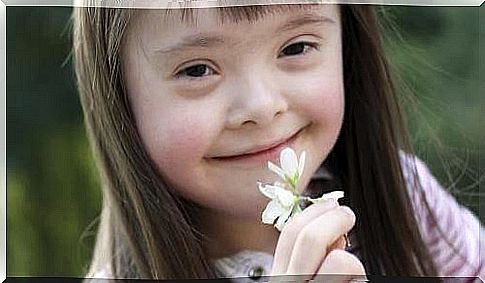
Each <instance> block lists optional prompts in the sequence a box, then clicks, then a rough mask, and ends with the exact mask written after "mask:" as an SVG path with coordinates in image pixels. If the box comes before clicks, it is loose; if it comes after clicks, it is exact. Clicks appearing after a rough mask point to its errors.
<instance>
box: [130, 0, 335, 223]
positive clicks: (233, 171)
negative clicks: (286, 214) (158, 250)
mask: <svg viewBox="0 0 485 283" xmlns="http://www.w3.org/2000/svg"><path fill="white" fill-rule="evenodd" d="M338 11H339V10H338V7H337V6H334V5H316V6H313V8H312V9H308V7H307V8H306V9H301V8H298V7H297V6H294V7H291V8H290V9H288V10H274V11H273V12H272V13H268V14H266V15H264V16H263V17H262V18H260V19H258V20H257V21H253V22H249V21H247V20H245V19H244V20H241V21H239V22H237V23H236V22H234V21H227V20H226V21H224V22H223V23H221V22H220V18H219V15H218V13H219V12H218V10H217V8H212V9H198V10H196V11H194V18H195V23H194V22H185V21H182V20H181V17H180V14H179V11H172V12H171V13H170V14H169V15H165V11H160V10H158V11H157V10H150V11H143V12H140V14H138V15H137V17H136V18H135V20H134V22H133V23H132V25H131V26H130V30H129V34H128V37H127V38H126V41H125V42H124V46H123V54H122V60H123V72H124V78H125V81H126V87H127V92H128V97H129V100H130V103H131V107H132V109H133V112H134V115H135V120H136V124H137V127H138V130H139V133H140V136H141V138H142V140H143V143H144V146H145V148H146V149H147V151H148V153H149V155H150V157H151V159H152V160H153V161H154V163H155V164H156V166H157V169H158V170H159V172H160V174H161V175H162V176H163V178H164V180H165V181H166V182H167V183H168V184H169V185H170V186H171V187H172V188H173V189H174V190H176V192H177V193H178V194H180V195H182V196H183V197H185V198H188V199H190V200H192V201H195V202H197V203H199V204H201V205H202V206H204V207H207V208H210V209H213V210H215V211H216V212H219V213H221V212H222V213H226V214H231V215H232V216H236V215H237V216H239V217H245V218H249V217H251V218H253V219H256V218H255V217H259V215H260V213H261V212H262V210H263V209H264V207H265V205H266V204H267V202H268V199H266V198H265V197H264V196H263V195H262V194H261V193H260V192H259V190H258V188H257V185H256V184H257V181H261V182H265V183H266V182H274V181H278V177H277V176H276V175H275V174H274V173H272V172H271V171H269V170H268V169H267V161H268V160H271V161H272V162H273V163H275V164H279V160H278V157H279V151H281V149H282V147H283V146H280V147H276V148H274V149H273V150H268V151H265V152H263V153H261V154H252V155H245V156H241V155H243V154H246V153H251V152H255V151H260V150H262V149H266V148H268V147H274V146H275V145H277V144H280V143H282V142H285V141H287V140H289V144H288V145H290V146H291V147H292V148H293V149H295V151H296V152H297V154H298V155H300V153H301V152H302V151H303V150H305V151H306V152H307V161H306V164H305V171H304V174H303V177H302V179H301V182H300V188H299V190H300V191H303V190H304V188H305V187H306V186H307V184H308V182H309V180H310V177H311V176H312V174H313V173H314V172H315V171H316V170H317V169H318V167H319V166H320V164H321V163H322V161H323V160H324V159H325V158H326V157H327V155H328V154H329V152H330V151H331V149H332V147H333V146H334V144H335V142H336V139H337V136H338V134H339V131H340V127H341V125H342V121H343V110H344V86H343V72H342V70H343V68H342V54H341V38H340V18H339V12H338ZM295 134H296V135H295Z"/></svg>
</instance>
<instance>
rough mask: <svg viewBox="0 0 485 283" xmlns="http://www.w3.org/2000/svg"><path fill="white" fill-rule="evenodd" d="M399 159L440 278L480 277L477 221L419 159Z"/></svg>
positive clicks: (481, 240) (406, 156)
mask: <svg viewBox="0 0 485 283" xmlns="http://www.w3.org/2000/svg"><path fill="white" fill-rule="evenodd" d="M400 158H401V164H402V167H403V175H404V178H405V180H406V182H407V186H406V187H407V190H408V194H409V197H410V200H411V203H412V206H413V209H414V215H415V218H416V221H417V224H418V228H419V229H420V232H421V235H422V237H423V240H424V242H425V244H426V245H427V246H428V248H429V252H430V255H431V257H432V258H433V260H434V262H435V263H436V266H437V267H438V269H439V272H440V275H441V276H478V275H480V276H483V275H484V274H483V273H484V272H485V266H484V259H483V255H481V253H480V246H483V245H484V238H483V237H480V234H482V235H484V232H485V230H484V228H483V226H482V225H481V224H480V221H479V219H478V218H477V217H476V216H475V215H474V214H473V213H472V212H471V211H470V210H469V209H468V208H466V207H464V206H462V205H461V204H459V203H458V201H457V200H456V199H455V198H454V197H453V196H452V194H451V193H450V192H449V191H448V190H447V189H446V188H444V187H443V186H442V185H441V184H440V183H439V182H438V180H437V179H436V177H435V176H433V174H432V173H431V171H430V169H429V168H428V167H427V166H426V164H425V163H424V162H423V161H422V160H420V159H419V158H417V157H416V156H413V155H411V154H408V153H404V152H400ZM414 172H415V173H416V177H417V180H416V181H417V182H419V186H417V184H416V183H415V182H414V174H413V173H414ZM428 208H429V210H428Z"/></svg>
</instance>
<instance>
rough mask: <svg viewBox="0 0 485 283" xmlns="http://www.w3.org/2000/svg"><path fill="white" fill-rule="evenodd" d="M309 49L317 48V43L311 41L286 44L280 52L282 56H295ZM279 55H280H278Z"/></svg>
mask: <svg viewBox="0 0 485 283" xmlns="http://www.w3.org/2000/svg"><path fill="white" fill-rule="evenodd" d="M310 49H316V50H318V44H316V43H312V42H303V41H302V42H298V43H294V44H291V45H288V46H287V47H286V48H285V49H283V51H281V53H282V54H283V56H295V55H301V54H306V53H307V52H309V50H310ZM278 57H281V56H278Z"/></svg>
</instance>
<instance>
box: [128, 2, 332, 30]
mask: <svg viewBox="0 0 485 283" xmlns="http://www.w3.org/2000/svg"><path fill="white" fill-rule="evenodd" d="M332 10H336V9H335V5H328V4H279V5H252V6H233V7H218V8H179V9H164V10H143V11H140V12H138V13H137V14H138V15H137V18H139V19H140V20H141V22H146V20H147V19H152V20H155V21H157V22H159V23H160V24H164V25H167V24H171V25H173V24H182V25H186V26H192V27H198V26H199V25H200V24H201V22H206V20H207V19H211V20H212V21H215V22H217V24H219V25H224V24H225V23H240V22H250V23H251V22H257V21H259V20H262V19H264V18H266V17H268V16H276V17H280V16H285V15H291V14H297V13H302V12H310V11H314V12H331V11H332ZM138 22H139V23H140V21H138ZM150 22H151V24H153V21H150ZM172 27H173V26H172Z"/></svg>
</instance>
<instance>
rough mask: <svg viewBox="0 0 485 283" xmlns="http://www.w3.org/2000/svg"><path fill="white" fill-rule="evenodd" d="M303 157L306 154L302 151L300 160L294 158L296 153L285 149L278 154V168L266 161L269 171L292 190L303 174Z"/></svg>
mask: <svg viewBox="0 0 485 283" xmlns="http://www.w3.org/2000/svg"><path fill="white" fill-rule="evenodd" d="M305 156H306V152H305V151H303V152H302V153H301V154H300V160H299V161H298V157H297V156H296V152H295V151H294V150H293V149H291V148H289V147H287V148H285V149H283V150H282V151H281V153H280V166H281V168H280V167H278V166H277V165H275V164H273V163H272V162H271V161H268V168H269V170H271V171H273V172H274V173H276V174H277V175H278V176H280V177H281V178H283V180H285V181H287V182H288V183H289V184H290V185H291V186H292V187H293V188H294V189H296V186H297V185H298V181H299V179H300V177H301V176H302V174H303V169H304V167H305Z"/></svg>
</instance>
